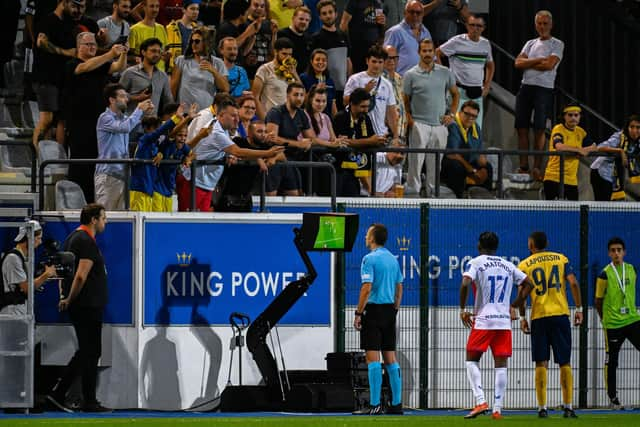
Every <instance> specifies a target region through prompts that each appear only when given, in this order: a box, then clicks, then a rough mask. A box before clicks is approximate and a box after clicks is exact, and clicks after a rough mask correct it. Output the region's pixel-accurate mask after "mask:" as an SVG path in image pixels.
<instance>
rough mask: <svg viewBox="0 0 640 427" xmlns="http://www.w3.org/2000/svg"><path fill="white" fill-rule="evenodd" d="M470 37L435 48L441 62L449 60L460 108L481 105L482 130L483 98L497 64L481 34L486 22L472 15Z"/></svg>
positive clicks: (458, 38)
mask: <svg viewBox="0 0 640 427" xmlns="http://www.w3.org/2000/svg"><path fill="white" fill-rule="evenodd" d="M466 26H467V34H459V35H457V36H454V37H452V38H450V39H449V40H448V41H447V42H446V43H444V44H442V45H441V46H440V47H439V48H437V49H436V55H437V56H438V62H439V63H442V59H443V57H444V56H446V57H448V58H449V68H450V69H451V72H452V73H453V75H454V76H455V78H456V81H457V86H458V89H459V91H460V105H462V104H464V103H465V102H466V101H468V100H473V101H475V102H477V103H478V105H480V111H479V113H478V120H477V123H478V124H479V125H480V127H481V128H483V129H484V126H482V123H483V122H482V118H483V110H484V109H483V108H482V98H483V97H485V96H487V94H488V93H489V89H490V88H491V81H492V80H493V72H494V70H495V65H494V63H493V55H492V54H491V43H490V42H489V40H487V39H486V38H484V37H482V36H481V34H482V32H483V31H484V27H485V24H484V19H482V18H481V17H479V16H474V15H471V16H470V17H469V19H468V20H467V24H466Z"/></svg>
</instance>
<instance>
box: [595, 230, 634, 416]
mask: <svg viewBox="0 0 640 427" xmlns="http://www.w3.org/2000/svg"><path fill="white" fill-rule="evenodd" d="M607 247H608V249H609V258H611V263H609V264H608V265H607V266H606V267H605V268H604V269H603V270H602V272H601V273H600V276H598V280H597V282H596V310H597V311H598V315H599V316H600V319H601V320H602V327H603V328H604V337H605V342H606V347H605V351H606V352H607V354H606V358H605V365H604V377H605V382H606V384H607V393H608V395H609V399H610V400H611V407H612V408H613V409H624V408H623V407H622V405H621V404H620V400H619V399H618V393H617V389H616V369H617V368H618V355H619V354H620V348H621V347H622V344H623V343H624V341H625V340H626V339H629V341H631V344H633V346H634V347H635V348H636V349H637V350H639V351H640V314H638V311H637V309H636V271H635V269H634V268H633V265H631V264H627V263H625V262H624V255H625V246H624V241H623V240H622V239H621V238H619V237H613V238H612V239H611V240H609V243H608V244H607Z"/></svg>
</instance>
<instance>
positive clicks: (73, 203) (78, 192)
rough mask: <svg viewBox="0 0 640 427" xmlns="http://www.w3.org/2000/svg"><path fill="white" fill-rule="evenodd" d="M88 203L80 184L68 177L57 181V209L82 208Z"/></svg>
mask: <svg viewBox="0 0 640 427" xmlns="http://www.w3.org/2000/svg"><path fill="white" fill-rule="evenodd" d="M86 204H87V201H86V200H85V198H84V193H83V192H82V188H80V186H79V185H78V184H76V183H75V182H73V181H67V180H66V179H62V180H60V181H58V182H56V210H58V211H62V210H65V209H82V207H83V206H84V205H86Z"/></svg>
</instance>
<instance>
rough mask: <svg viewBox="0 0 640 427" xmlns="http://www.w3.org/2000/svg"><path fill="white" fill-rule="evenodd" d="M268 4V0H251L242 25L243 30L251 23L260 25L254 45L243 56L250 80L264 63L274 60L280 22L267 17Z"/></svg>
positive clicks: (243, 63)
mask: <svg viewBox="0 0 640 427" xmlns="http://www.w3.org/2000/svg"><path fill="white" fill-rule="evenodd" d="M266 4H267V0H251V3H250V6H249V12H248V13H247V22H245V23H244V25H243V26H242V31H245V30H246V29H247V27H249V26H250V25H254V26H255V25H257V26H258V30H257V32H256V34H255V41H254V42H253V45H252V46H251V48H250V49H249V50H248V51H247V50H245V55H243V58H241V59H242V66H244V68H245V70H246V71H247V76H248V77H249V80H253V78H254V77H255V75H256V71H258V68H259V67H260V66H261V65H262V64H266V63H267V62H269V61H273V43H274V42H275V40H276V32H277V31H278V24H277V22H275V21H270V20H269V19H267V16H266V14H267V8H266ZM254 30H255V28H254ZM245 47H246V46H245Z"/></svg>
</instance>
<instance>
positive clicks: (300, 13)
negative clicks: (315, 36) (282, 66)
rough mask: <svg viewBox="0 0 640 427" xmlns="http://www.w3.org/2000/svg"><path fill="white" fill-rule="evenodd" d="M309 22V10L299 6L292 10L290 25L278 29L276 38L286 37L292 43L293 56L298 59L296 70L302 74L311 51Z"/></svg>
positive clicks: (307, 63) (307, 65) (307, 64)
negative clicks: (308, 31) (308, 32)
mask: <svg viewBox="0 0 640 427" xmlns="http://www.w3.org/2000/svg"><path fill="white" fill-rule="evenodd" d="M309 22H311V11H310V10H309V8H308V7H306V6H300V7H298V8H296V10H295V12H293V18H292V19H291V25H289V28H284V29H282V30H280V31H278V36H277V38H279V39H280V38H287V39H289V40H291V42H292V43H293V57H294V58H295V59H296V61H298V64H297V66H296V71H298V74H302V73H303V72H304V71H305V70H306V69H307V67H309V54H310V53H311V37H310V36H309V35H308V34H307V28H309Z"/></svg>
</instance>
